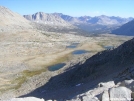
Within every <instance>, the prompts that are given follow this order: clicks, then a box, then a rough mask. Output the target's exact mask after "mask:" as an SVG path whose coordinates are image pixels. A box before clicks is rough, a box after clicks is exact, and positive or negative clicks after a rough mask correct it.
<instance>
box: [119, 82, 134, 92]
mask: <svg viewBox="0 0 134 101" xmlns="http://www.w3.org/2000/svg"><path fill="white" fill-rule="evenodd" d="M120 86H124V87H127V88H129V89H131V91H133V92H134V80H124V81H123V82H121V84H120Z"/></svg>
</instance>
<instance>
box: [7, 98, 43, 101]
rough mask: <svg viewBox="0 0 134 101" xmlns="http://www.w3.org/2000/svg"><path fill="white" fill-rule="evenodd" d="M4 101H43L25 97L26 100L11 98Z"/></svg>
mask: <svg viewBox="0 0 134 101" xmlns="http://www.w3.org/2000/svg"><path fill="white" fill-rule="evenodd" d="M5 101H45V100H44V99H39V98H35V97H26V98H12V99H10V100H5Z"/></svg>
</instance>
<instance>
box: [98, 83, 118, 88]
mask: <svg viewBox="0 0 134 101" xmlns="http://www.w3.org/2000/svg"><path fill="white" fill-rule="evenodd" d="M114 86H115V83H114V81H109V82H105V83H104V82H101V83H99V84H98V87H107V88H111V87H114Z"/></svg>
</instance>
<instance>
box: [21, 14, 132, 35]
mask: <svg viewBox="0 0 134 101" xmlns="http://www.w3.org/2000/svg"><path fill="white" fill-rule="evenodd" d="M23 17H24V18H26V19H27V20H30V21H32V22H36V23H40V24H43V25H51V26H71V25H73V27H71V28H74V26H76V27H77V28H79V29H81V30H83V31H86V32H89V33H90V34H102V33H110V32H111V31H112V30H114V29H116V28H118V27H119V26H121V25H123V24H125V23H127V22H129V21H131V20H132V19H133V18H132V17H129V18H121V17H115V16H106V15H101V16H95V17H91V16H81V17H72V16H69V15H64V14H62V13H51V14H48V13H44V12H37V13H35V14H32V15H24V16H23Z"/></svg>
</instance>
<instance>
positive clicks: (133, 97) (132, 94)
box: [131, 92, 134, 101]
mask: <svg viewBox="0 0 134 101" xmlns="http://www.w3.org/2000/svg"><path fill="white" fill-rule="evenodd" d="M131 98H132V101H134V92H132V93H131Z"/></svg>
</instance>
